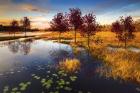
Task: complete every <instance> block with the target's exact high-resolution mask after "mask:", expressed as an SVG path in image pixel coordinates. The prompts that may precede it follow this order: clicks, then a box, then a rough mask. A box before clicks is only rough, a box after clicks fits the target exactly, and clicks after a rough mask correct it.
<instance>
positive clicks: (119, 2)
mask: <svg viewBox="0 0 140 93" xmlns="http://www.w3.org/2000/svg"><path fill="white" fill-rule="evenodd" d="M137 3H140V0H108V1H103V2H101V3H98V4H97V5H96V6H95V7H93V10H94V11H95V12H96V13H98V14H103V13H106V12H110V11H114V10H118V9H120V8H123V7H126V6H128V5H131V4H137Z"/></svg>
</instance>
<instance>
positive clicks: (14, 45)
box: [8, 39, 33, 55]
mask: <svg viewBox="0 0 140 93" xmlns="http://www.w3.org/2000/svg"><path fill="white" fill-rule="evenodd" d="M32 42H33V40H31V39H28V40H24V41H19V40H15V41H10V42H8V48H9V50H10V51H11V52H12V53H14V54H15V53H18V52H21V53H23V54H24V55H28V54H29V53H30V50H31V43H32Z"/></svg>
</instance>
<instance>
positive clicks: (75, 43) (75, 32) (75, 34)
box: [74, 28, 76, 44]
mask: <svg viewBox="0 0 140 93" xmlns="http://www.w3.org/2000/svg"><path fill="white" fill-rule="evenodd" d="M74 32H75V44H76V28H74Z"/></svg>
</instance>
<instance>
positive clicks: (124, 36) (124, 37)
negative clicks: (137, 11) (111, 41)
mask: <svg viewBox="0 0 140 93" xmlns="http://www.w3.org/2000/svg"><path fill="white" fill-rule="evenodd" d="M134 31H135V26H134V24H133V19H132V17H131V16H128V17H125V18H123V17H121V18H120V21H116V22H114V23H113V24H112V32H115V33H116V37H117V38H118V39H119V41H122V42H124V44H125V48H126V47H127V41H129V40H132V39H133V38H134V37H135V36H134V34H133V32H134Z"/></svg>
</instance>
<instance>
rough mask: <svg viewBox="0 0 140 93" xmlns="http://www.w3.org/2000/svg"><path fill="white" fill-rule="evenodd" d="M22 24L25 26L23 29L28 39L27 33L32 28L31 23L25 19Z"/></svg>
mask: <svg viewBox="0 0 140 93" xmlns="http://www.w3.org/2000/svg"><path fill="white" fill-rule="evenodd" d="M21 23H22V26H23V29H24V32H25V37H26V32H27V30H29V29H30V27H31V21H30V19H29V18H28V17H24V19H23V20H21Z"/></svg>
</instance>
